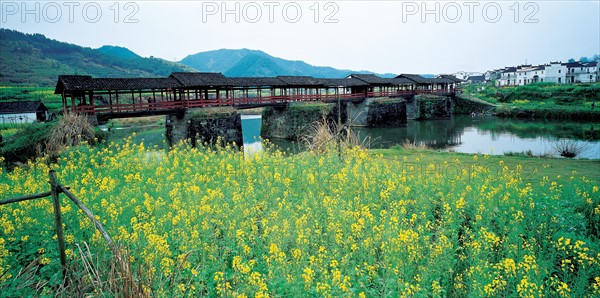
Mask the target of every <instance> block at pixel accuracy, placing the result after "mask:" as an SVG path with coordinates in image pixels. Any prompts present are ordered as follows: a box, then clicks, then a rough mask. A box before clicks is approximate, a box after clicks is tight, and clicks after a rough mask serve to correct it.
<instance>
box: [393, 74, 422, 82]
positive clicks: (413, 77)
mask: <svg viewBox="0 0 600 298" xmlns="http://www.w3.org/2000/svg"><path fill="white" fill-rule="evenodd" d="M396 78H405V79H409V80H411V81H413V82H415V83H417V84H431V81H430V80H429V79H428V78H424V77H422V76H420V75H417V74H407V73H403V74H400V75H399V76H397V77H396Z"/></svg>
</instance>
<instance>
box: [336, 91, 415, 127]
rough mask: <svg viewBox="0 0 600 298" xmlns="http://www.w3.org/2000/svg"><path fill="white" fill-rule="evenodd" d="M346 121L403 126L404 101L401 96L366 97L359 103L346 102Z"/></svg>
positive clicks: (360, 124) (380, 125) (365, 124)
mask: <svg viewBox="0 0 600 298" xmlns="http://www.w3.org/2000/svg"><path fill="white" fill-rule="evenodd" d="M348 123H349V124H350V125H352V126H370V127H385V126H404V125H406V101H405V100H404V99H402V98H389V97H377V98H367V99H365V100H364V101H363V102H361V103H352V102H349V103H348Z"/></svg>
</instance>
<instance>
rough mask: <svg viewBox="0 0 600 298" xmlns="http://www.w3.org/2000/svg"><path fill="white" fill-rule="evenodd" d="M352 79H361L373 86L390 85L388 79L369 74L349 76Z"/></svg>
mask: <svg viewBox="0 0 600 298" xmlns="http://www.w3.org/2000/svg"><path fill="white" fill-rule="evenodd" d="M349 77H350V78H354V79H359V80H361V81H363V82H365V83H369V84H373V85H389V84H390V82H389V81H388V80H387V79H384V78H380V77H378V76H376V75H374V74H367V73H353V74H351V75H350V76H349Z"/></svg>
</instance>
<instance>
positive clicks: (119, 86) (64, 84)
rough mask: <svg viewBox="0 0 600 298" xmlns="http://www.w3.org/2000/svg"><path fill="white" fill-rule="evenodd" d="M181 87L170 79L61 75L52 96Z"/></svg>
mask: <svg viewBox="0 0 600 298" xmlns="http://www.w3.org/2000/svg"><path fill="white" fill-rule="evenodd" d="M177 87H181V84H180V83H179V82H178V81H177V80H175V79H172V78H92V77H91V76H78V75H73V76H71V75H63V76H59V77H58V82H57V84H56V89H55V90H54V94H61V93H62V92H63V90H68V91H86V90H151V89H167V88H177Z"/></svg>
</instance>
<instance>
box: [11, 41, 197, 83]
mask: <svg viewBox="0 0 600 298" xmlns="http://www.w3.org/2000/svg"><path fill="white" fill-rule="evenodd" d="M122 49H123V48H120V49H119V48H117V49H115V47H103V48H101V49H91V48H86V47H80V46H78V45H74V44H68V43H64V42H59V41H56V40H52V39H48V38H46V37H45V36H44V35H41V34H24V33H21V32H18V31H12V30H8V29H0V53H2V55H0V73H1V74H2V75H1V76H0V84H9V85H15V84H18V85H29V86H54V85H55V84H56V79H57V77H58V76H59V75H61V74H87V75H93V76H97V77H149V76H166V75H168V74H170V73H171V72H175V71H190V70H192V68H190V67H188V66H185V65H181V64H177V63H173V62H169V61H166V60H162V59H157V58H142V57H139V56H137V55H135V54H134V55H131V54H129V55H128V54H126V53H125V52H124V51H123V50H122Z"/></svg>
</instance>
